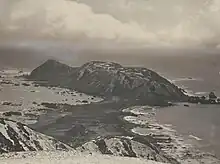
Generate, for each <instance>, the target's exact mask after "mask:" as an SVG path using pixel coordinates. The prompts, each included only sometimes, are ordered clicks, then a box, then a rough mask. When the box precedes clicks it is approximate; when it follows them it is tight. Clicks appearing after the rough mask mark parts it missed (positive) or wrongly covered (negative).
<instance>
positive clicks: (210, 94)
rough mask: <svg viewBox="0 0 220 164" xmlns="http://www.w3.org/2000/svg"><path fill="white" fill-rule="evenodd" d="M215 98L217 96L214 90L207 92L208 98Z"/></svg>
mask: <svg viewBox="0 0 220 164" xmlns="http://www.w3.org/2000/svg"><path fill="white" fill-rule="evenodd" d="M216 98H217V96H216V95H215V93H214V92H210V93H209V99H216Z"/></svg>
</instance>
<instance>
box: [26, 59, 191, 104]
mask: <svg viewBox="0 0 220 164" xmlns="http://www.w3.org/2000/svg"><path fill="white" fill-rule="evenodd" d="M45 72H49V75H48V73H47V75H45ZM28 78H30V79H32V80H37V81H42V80H44V81H47V82H49V84H57V85H61V86H62V87H68V88H72V89H76V90H78V91H81V92H84V93H89V94H93V95H102V96H105V97H109V96H110V97H111V96H119V97H123V98H126V99H127V98H129V99H132V100H145V101H146V100H148V102H153V101H157V102H159V101H160V100H161V101H165V100H186V98H187V96H186V95H185V94H184V93H183V91H182V90H181V89H179V88H178V87H177V86H175V85H174V84H172V83H170V82H169V81H168V80H166V79H165V78H163V77H162V76H160V75H159V74H157V73H156V72H154V71H151V70H149V69H146V68H140V67H123V66H121V65H120V64H117V63H113V62H102V61H91V62H88V63H86V64H84V65H83V66H81V67H79V68H72V67H68V66H67V65H64V64H62V63H59V62H57V61H54V60H49V61H46V62H45V63H44V64H43V65H41V66H39V67H38V68H36V69H35V70H33V71H32V73H31V75H30V76H29V77H28Z"/></svg>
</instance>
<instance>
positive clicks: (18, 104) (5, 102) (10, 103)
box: [1, 101, 22, 106]
mask: <svg viewBox="0 0 220 164" xmlns="http://www.w3.org/2000/svg"><path fill="white" fill-rule="evenodd" d="M1 104H2V105H6V106H21V105H22V104H21V103H13V102H10V101H3V102H2V103H1Z"/></svg>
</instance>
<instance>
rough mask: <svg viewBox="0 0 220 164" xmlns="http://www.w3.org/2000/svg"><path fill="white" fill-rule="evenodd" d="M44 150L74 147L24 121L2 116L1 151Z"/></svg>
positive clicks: (0, 119)
mask: <svg viewBox="0 0 220 164" xmlns="http://www.w3.org/2000/svg"><path fill="white" fill-rule="evenodd" d="M42 150H46V151H52V150H72V148H70V147H69V146H67V145H65V144H63V143H61V142H59V141H57V140H56V139H54V138H52V137H49V136H46V135H44V134H41V133H38V132H36V131H34V130H32V129H30V128H29V127H28V126H26V125H24V124H22V123H19V122H15V121H12V120H8V119H5V118H0V153H7V152H19V151H42Z"/></svg>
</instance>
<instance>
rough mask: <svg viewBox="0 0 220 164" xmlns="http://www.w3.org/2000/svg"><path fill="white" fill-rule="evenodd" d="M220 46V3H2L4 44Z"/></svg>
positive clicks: (113, 0) (0, 20) (180, 0)
mask: <svg viewBox="0 0 220 164" xmlns="http://www.w3.org/2000/svg"><path fill="white" fill-rule="evenodd" d="M5 38H52V39H61V40H73V41H74V40H90V41H91V40H105V41H110V42H120V43H137V44H144V45H149V46H202V47H219V45H220V0H76V1H74V0H0V40H3V39H5Z"/></svg>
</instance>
